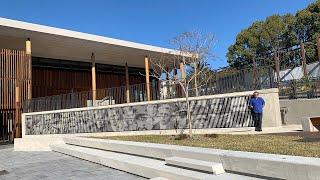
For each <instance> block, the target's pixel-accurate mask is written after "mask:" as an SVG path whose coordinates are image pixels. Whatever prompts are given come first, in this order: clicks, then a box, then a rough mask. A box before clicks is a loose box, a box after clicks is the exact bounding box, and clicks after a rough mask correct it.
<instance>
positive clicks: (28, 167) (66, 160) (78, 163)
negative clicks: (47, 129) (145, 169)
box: [0, 145, 144, 180]
mask: <svg viewBox="0 0 320 180" xmlns="http://www.w3.org/2000/svg"><path fill="white" fill-rule="evenodd" d="M3 169H5V170H6V171H7V172H4V171H2V170H3ZM2 179H6V180H11V179H30V180H31V179H33V180H35V179H54V180H56V179H59V180H60V179H110V180H112V179H126V180H136V179H144V178H142V177H138V176H135V175H132V174H128V173H126V172H122V171H118V170H115V169H112V168H108V167H105V166H101V165H98V164H95V163H91V162H88V161H84V160H80V159H77V158H74V157H70V156H67V155H64V154H59V153H56V152H14V151H13V146H12V145H0V180H2Z"/></svg>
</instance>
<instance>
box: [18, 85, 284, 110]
mask: <svg viewBox="0 0 320 180" xmlns="http://www.w3.org/2000/svg"><path fill="white" fill-rule="evenodd" d="M254 91H258V92H259V93H260V94H271V93H279V89H278V88H271V89H263V90H253V91H244V92H234V93H226V94H215V95H207V96H198V97H190V98H189V99H190V101H192V100H206V99H214V98H225V97H238V96H245V95H251V94H253V92H254ZM183 101H185V98H175V99H165V100H155V101H149V102H148V101H145V102H134V103H126V104H115V105H107V106H95V107H82V108H72V109H62V110H53V111H41V112H31V113H23V114H22V116H31V115H38V114H52V113H62V112H76V111H85V110H96V109H111V108H119V107H130V106H141V105H149V104H163V103H175V102H183Z"/></svg>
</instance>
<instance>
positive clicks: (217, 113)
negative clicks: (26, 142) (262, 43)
mask: <svg viewBox="0 0 320 180" xmlns="http://www.w3.org/2000/svg"><path fill="white" fill-rule="evenodd" d="M249 98H250V97H249V96H240V97H227V98H214V99H204V100H195V101H192V102H191V109H192V112H191V114H192V115H191V116H192V121H193V128H231V127H248V126H253V124H254V123H253V120H252V117H251V112H250V110H249V109H248V101H249ZM186 114H187V113H186V104H185V102H171V103H161V104H146V105H137V106H126V107H111V108H108V107H106V108H104V109H93V110H92V109H91V110H82V111H80V110H79V111H70V112H60V113H47V114H36V115H26V116H25V123H26V134H27V135H38V134H71V133H96V132H119V131H145V130H166V129H183V128H187V125H188V123H187V120H186Z"/></svg>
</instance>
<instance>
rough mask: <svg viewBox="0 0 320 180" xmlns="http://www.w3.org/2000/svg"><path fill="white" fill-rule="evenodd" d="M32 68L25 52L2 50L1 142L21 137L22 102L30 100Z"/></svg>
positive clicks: (0, 86)
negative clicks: (29, 89) (29, 87)
mask: <svg viewBox="0 0 320 180" xmlns="http://www.w3.org/2000/svg"><path fill="white" fill-rule="evenodd" d="M30 66H31V57H30V55H27V54H26V53H25V52H24V51H17V50H8V49H1V50H0V120H1V123H0V141H12V140H13V138H14V137H21V102H23V101H25V100H26V99H27V98H28V84H29V83H31V73H29V71H30V69H31V68H30Z"/></svg>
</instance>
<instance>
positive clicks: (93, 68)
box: [91, 53, 97, 105]
mask: <svg viewBox="0 0 320 180" xmlns="http://www.w3.org/2000/svg"><path fill="white" fill-rule="evenodd" d="M91 63H92V65H91V78H92V79H91V84H92V104H93V105H94V104H95V101H96V100H97V92H96V91H97V86H96V58H95V56H94V53H92V55H91Z"/></svg>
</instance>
